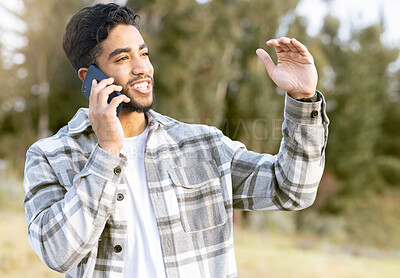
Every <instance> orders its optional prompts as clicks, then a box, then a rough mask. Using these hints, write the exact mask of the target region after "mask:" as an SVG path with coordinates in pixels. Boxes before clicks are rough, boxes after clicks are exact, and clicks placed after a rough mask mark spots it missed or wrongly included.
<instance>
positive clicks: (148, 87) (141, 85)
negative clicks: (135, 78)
mask: <svg viewBox="0 0 400 278" xmlns="http://www.w3.org/2000/svg"><path fill="white" fill-rule="evenodd" d="M132 88H133V89H134V90H135V91H137V92H139V93H142V94H148V93H150V92H151V91H152V84H151V82H149V81H148V80H143V81H139V82H136V83H135V84H133V85H132Z"/></svg>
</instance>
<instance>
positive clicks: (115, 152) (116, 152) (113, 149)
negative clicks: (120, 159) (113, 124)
mask: <svg viewBox="0 0 400 278" xmlns="http://www.w3.org/2000/svg"><path fill="white" fill-rule="evenodd" d="M99 147H100V148H101V149H103V150H104V151H106V152H108V153H109V154H111V155H114V156H120V153H121V149H122V147H119V146H113V145H105V144H101V143H99Z"/></svg>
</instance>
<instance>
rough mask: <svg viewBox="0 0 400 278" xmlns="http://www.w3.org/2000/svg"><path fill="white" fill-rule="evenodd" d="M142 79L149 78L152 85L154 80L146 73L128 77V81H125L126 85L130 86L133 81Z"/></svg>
mask: <svg viewBox="0 0 400 278" xmlns="http://www.w3.org/2000/svg"><path fill="white" fill-rule="evenodd" d="M142 79H150V80H151V83H152V84H153V85H154V80H153V78H152V77H151V76H150V75H148V74H140V75H136V76H135V77H133V78H132V79H130V80H129V81H128V82H126V86H131V85H133V83H135V82H137V81H140V80H142Z"/></svg>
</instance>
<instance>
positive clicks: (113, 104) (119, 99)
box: [107, 95, 131, 111]
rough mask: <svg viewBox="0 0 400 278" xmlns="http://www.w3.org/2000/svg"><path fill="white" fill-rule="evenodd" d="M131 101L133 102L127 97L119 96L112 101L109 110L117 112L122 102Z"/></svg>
mask: <svg viewBox="0 0 400 278" xmlns="http://www.w3.org/2000/svg"><path fill="white" fill-rule="evenodd" d="M130 101H131V99H130V98H128V97H127V96H126V95H119V96H117V97H115V98H113V99H112V100H111V102H110V104H109V105H108V107H107V109H111V110H113V111H115V110H116V109H117V107H118V105H120V104H121V103H122V102H125V103H128V102H130Z"/></svg>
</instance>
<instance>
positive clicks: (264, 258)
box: [0, 212, 400, 278]
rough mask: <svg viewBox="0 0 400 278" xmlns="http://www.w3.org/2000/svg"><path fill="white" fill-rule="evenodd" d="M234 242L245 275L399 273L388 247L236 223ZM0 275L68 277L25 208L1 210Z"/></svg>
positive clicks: (348, 277)
mask: <svg viewBox="0 0 400 278" xmlns="http://www.w3.org/2000/svg"><path fill="white" fill-rule="evenodd" d="M235 246H236V258H237V263H238V272H239V277H240V278H259V277H260V278H262V277H267V278H306V277H307V278H313V277H315V278H359V277H363V278H373V277H374V278H375V277H376V278H381V277H384V278H391V277H399V273H400V260H399V258H398V257H397V258H396V257H394V256H390V254H388V253H385V252H383V251H382V252H378V255H377V257H371V256H366V255H364V254H360V253H363V252H354V250H353V251H352V252H347V251H346V249H343V248H339V247H335V246H333V245H331V244H330V243H329V242H326V241H322V240H320V239H316V238H306V237H304V236H287V235H282V234H277V233H272V234H269V233H267V232H252V231H249V230H244V229H240V228H235ZM0 277H7V278H20V277H23V278H29V277H32V278H33V277H35V278H37V277H39V278H42V277H44V278H46V277H54V278H57V277H64V275H63V274H59V273H57V272H54V271H52V270H50V269H48V268H47V267H46V266H45V265H44V264H43V263H42V262H41V261H40V259H39V258H38V257H37V256H36V254H35V253H34V252H33V251H32V249H31V248H30V246H29V244H28V240H27V236H26V224H25V217H24V215H23V213H21V212H0Z"/></svg>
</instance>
